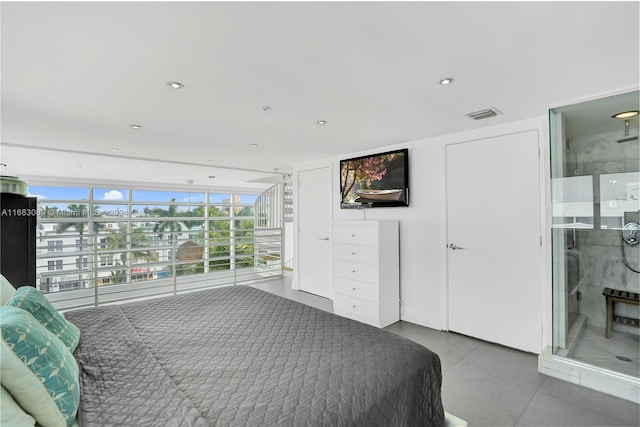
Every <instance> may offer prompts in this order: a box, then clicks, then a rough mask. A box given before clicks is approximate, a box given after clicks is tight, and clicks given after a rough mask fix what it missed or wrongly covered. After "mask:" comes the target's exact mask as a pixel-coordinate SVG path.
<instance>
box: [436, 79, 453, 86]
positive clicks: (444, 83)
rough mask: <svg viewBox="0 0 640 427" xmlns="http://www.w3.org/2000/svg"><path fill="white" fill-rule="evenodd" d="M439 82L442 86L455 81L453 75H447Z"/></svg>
mask: <svg viewBox="0 0 640 427" xmlns="http://www.w3.org/2000/svg"><path fill="white" fill-rule="evenodd" d="M438 83H440V84H441V85H442V86H446V85H450V84H451V83H453V77H445V78H443V79H440V81H439V82H438Z"/></svg>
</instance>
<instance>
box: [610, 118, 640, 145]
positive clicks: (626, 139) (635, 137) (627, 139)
mask: <svg viewBox="0 0 640 427" xmlns="http://www.w3.org/2000/svg"><path fill="white" fill-rule="evenodd" d="M637 115H638V110H631V111H623V112H622V113H617V114H614V115H613V116H611V117H612V118H614V119H618V120H624V136H623V137H622V138H618V139H617V141H618V144H621V143H623V142H630V141H637V140H638V135H633V136H629V123H630V119H631V117H635V116H637Z"/></svg>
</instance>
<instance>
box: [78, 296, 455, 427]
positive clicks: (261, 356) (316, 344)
mask: <svg viewBox="0 0 640 427" xmlns="http://www.w3.org/2000/svg"><path fill="white" fill-rule="evenodd" d="M65 317H66V318H67V319H68V320H69V321H71V322H72V323H74V324H75V325H77V326H78V327H79V329H80V332H81V333H80V341H79V343H78V346H77V348H76V349H75V351H74V353H73V355H74V357H75V359H76V361H77V362H78V366H79V372H80V390H81V393H80V409H79V411H78V422H79V424H80V426H82V427H91V426H101V427H104V426H275V425H277V426H321V425H322V426H378V425H380V426H441V425H442V424H443V420H444V411H443V407H442V402H441V399H440V388H441V380H442V374H441V366H440V359H439V358H438V356H437V355H436V354H434V353H433V352H431V351H429V350H428V349H426V348H425V347H422V346H420V345H418V344H416V343H414V342H412V341H410V340H407V339H405V338H402V337H399V336H397V335H395V334H392V333H389V332H387V331H383V330H380V329H377V328H374V327H371V326H368V325H365V324H362V323H359V322H355V321H352V320H349V319H345V318H342V317H339V316H336V315H334V314H331V313H327V312H324V311H321V310H318V309H315V308H312V307H309V306H306V305H303V304H300V303H297V302H295V301H291V300H288V299H285V298H281V297H279V296H276V295H273V294H270V293H267V292H265V291H262V290H259V289H255V288H252V287H248V286H234V287H225V288H218V289H213V290H207V291H200V292H194V293H190V294H185V295H178V296H173V297H167V298H159V299H154V300H147V301H141V302H133V303H128V304H122V305H111V306H101V307H95V308H90V309H83V310H77V311H72V312H68V313H65Z"/></svg>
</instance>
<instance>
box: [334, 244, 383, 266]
mask: <svg viewBox="0 0 640 427" xmlns="http://www.w3.org/2000/svg"><path fill="white" fill-rule="evenodd" d="M333 258H335V259H341V260H344V261H352V262H356V263H359V264H373V265H375V264H377V263H378V247H377V246H357V245H346V244H339V243H338V244H334V245H333Z"/></svg>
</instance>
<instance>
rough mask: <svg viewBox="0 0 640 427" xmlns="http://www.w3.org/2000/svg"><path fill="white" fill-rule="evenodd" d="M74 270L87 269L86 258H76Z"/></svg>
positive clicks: (87, 261)
mask: <svg viewBox="0 0 640 427" xmlns="http://www.w3.org/2000/svg"><path fill="white" fill-rule="evenodd" d="M76 268H77V269H78V270H86V269H87V268H89V259H88V258H87V257H86V256H85V257H78V258H76Z"/></svg>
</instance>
